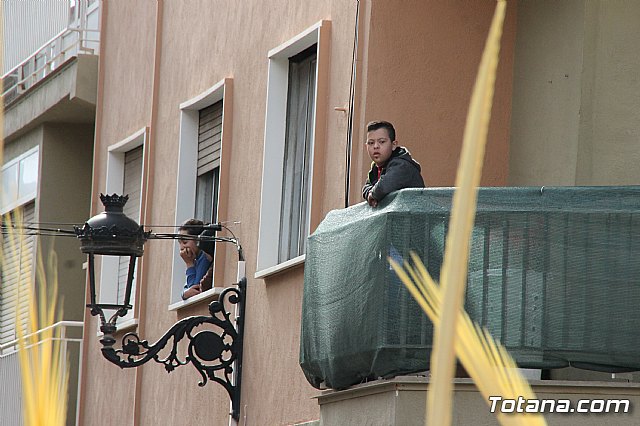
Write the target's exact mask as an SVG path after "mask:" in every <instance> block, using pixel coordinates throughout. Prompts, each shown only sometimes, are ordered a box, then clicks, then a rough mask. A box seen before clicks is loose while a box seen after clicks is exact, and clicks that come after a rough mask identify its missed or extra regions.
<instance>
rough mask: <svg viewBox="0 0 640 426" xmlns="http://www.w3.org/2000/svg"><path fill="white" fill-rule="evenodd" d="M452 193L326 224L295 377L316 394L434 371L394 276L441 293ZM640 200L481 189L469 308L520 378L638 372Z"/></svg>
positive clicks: (315, 244) (417, 320)
mask: <svg viewBox="0 0 640 426" xmlns="http://www.w3.org/2000/svg"><path fill="white" fill-rule="evenodd" d="M452 195H453V190H451V189H423V190H420V189H415V190H403V191H399V192H396V193H394V194H391V195H389V196H388V197H387V198H385V200H383V202H382V203H381V205H380V206H379V207H378V208H371V207H369V206H368V205H366V204H364V203H363V204H359V205H356V206H352V207H350V208H347V209H344V210H336V211H332V212H330V213H329V214H328V215H327V217H326V218H325V220H324V221H323V222H322V223H321V224H320V226H319V227H318V229H317V230H316V232H314V234H313V235H312V236H311V237H310V238H309V241H308V246H307V247H308V248H307V256H306V260H305V285H304V287H305V288H304V301H303V315H302V335H301V353H300V354H301V355H300V357H301V359H300V362H301V365H302V368H303V371H304V372H305V375H306V376H307V378H308V380H309V381H310V382H311V383H312V384H313V385H315V386H320V385H321V383H322V382H324V383H325V384H326V385H327V386H329V387H333V388H343V387H346V386H350V385H353V384H356V383H360V382H361V381H363V380H368V379H375V378H378V377H389V376H394V375H398V374H405V373H412V372H418V371H423V370H428V369H429V357H430V352H431V341H432V337H433V330H432V326H431V324H430V322H429V320H428V319H427V317H426V315H424V313H423V312H422V311H421V310H420V309H419V307H418V306H417V304H416V303H415V301H414V300H413V299H412V297H411V296H410V295H409V293H408V292H407V290H406V289H405V288H404V286H403V285H402V284H401V282H400V281H399V279H398V278H397V277H396V275H395V273H394V272H393V271H392V270H391V269H390V267H389V263H388V260H387V259H388V258H389V257H391V258H393V259H394V260H396V261H399V262H402V261H403V260H405V259H409V253H410V252H412V251H413V252H415V253H417V254H418V256H419V257H420V258H421V259H422V261H423V262H424V263H425V265H426V267H427V269H428V270H429V272H430V274H431V275H432V276H433V277H434V278H435V279H436V280H437V279H438V277H439V272H440V265H441V264H442V260H443V253H444V247H445V239H446V234H447V228H448V220H449V214H450V209H451V199H452ZM638 259H640V187H592V188H580V187H571V188H481V189H480V191H479V193H478V212H477V215H476V221H475V226H474V229H473V234H472V241H471V247H470V259H469V271H468V277H467V292H466V301H465V308H466V310H467V312H468V313H469V315H470V316H471V318H472V319H474V320H475V321H476V322H477V323H479V324H480V325H482V326H484V327H486V328H487V329H488V330H489V331H490V332H491V334H492V335H493V336H494V337H495V338H497V339H498V340H499V341H501V342H502V343H503V344H504V345H505V346H506V347H507V349H508V350H509V351H510V352H511V354H512V355H513V357H514V358H515V360H516V362H517V363H518V364H519V365H520V366H521V367H524V368H550V369H552V368H560V367H566V366H569V365H571V366H575V367H580V368H586V369H591V370H598V371H609V372H621V371H633V370H640V335H639V334H638V333H637V329H638V327H639V326H640V310H639V309H638V306H639V305H640V261H639V260H638Z"/></svg>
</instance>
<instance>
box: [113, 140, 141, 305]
mask: <svg viewBox="0 0 640 426" xmlns="http://www.w3.org/2000/svg"><path fill="white" fill-rule="evenodd" d="M142 154H143V151H142V146H139V147H138V148H134V149H132V150H131V151H128V152H126V153H125V154H124V184H123V193H124V194H126V195H129V201H127V204H125V206H124V214H125V215H127V216H129V217H130V218H131V219H133V220H135V221H136V222H139V221H140V188H141V185H142ZM129 260H130V259H129V258H128V257H120V259H119V261H118V293H117V294H118V298H117V300H116V301H115V302H116V303H122V301H123V300H124V292H125V290H126V286H127V275H128V272H129ZM136 270H137V266H136ZM135 285H136V280H135V275H134V280H133V284H132V286H131V303H132V304H133V301H134V297H135V288H136V287H135ZM130 314H131V315H133V313H132V312H131V311H130Z"/></svg>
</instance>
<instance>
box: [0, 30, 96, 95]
mask: <svg viewBox="0 0 640 426" xmlns="http://www.w3.org/2000/svg"><path fill="white" fill-rule="evenodd" d="M99 34H100V31H98V30H91V29H82V28H67V29H65V30H63V31H61V32H60V33H59V34H58V35H56V36H55V37H54V38H52V39H51V40H49V41H48V42H47V43H46V44H45V45H44V46H42V47H41V48H40V49H38V50H36V51H35V52H34V53H33V54H32V55H31V56H29V57H28V58H26V59H25V60H24V61H22V62H21V63H20V64H19V65H17V66H16V67H15V68H13V69H12V70H10V71H9V72H7V73H6V74H5V75H4V76H3V77H2V82H3V92H2V99H3V102H4V104H5V105H8V104H10V103H11V102H13V101H14V100H15V99H16V98H18V97H19V96H20V95H21V94H23V93H24V92H26V91H27V90H29V88H31V87H32V86H33V85H35V84H36V83H37V82H39V81H40V80H42V79H44V78H45V77H47V76H48V75H49V74H51V73H52V72H53V71H55V70H56V69H57V68H58V67H60V65H62V64H63V63H64V62H65V61H66V60H67V59H69V58H71V57H73V56H77V55H78V54H79V53H83V54H88V55H95V54H97V53H98V52H97V50H98V47H99V42H100V39H99Z"/></svg>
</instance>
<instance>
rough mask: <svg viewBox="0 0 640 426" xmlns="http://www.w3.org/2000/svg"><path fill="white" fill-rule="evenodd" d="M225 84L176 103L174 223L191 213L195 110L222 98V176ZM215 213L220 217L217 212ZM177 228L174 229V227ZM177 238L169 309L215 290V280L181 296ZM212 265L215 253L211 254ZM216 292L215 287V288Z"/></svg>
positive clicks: (182, 270) (182, 272) (195, 153)
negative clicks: (199, 290) (193, 293)
mask: <svg viewBox="0 0 640 426" xmlns="http://www.w3.org/2000/svg"><path fill="white" fill-rule="evenodd" d="M227 84H230V79H223V80H220V81H219V82H217V83H216V84H215V85H213V86H212V87H210V88H209V89H207V90H205V91H204V92H202V93H200V94H199V95H197V96H195V97H194V98H191V99H189V100H187V101H185V102H183V103H181V104H180V136H179V138H180V139H179V142H178V180H177V184H176V216H175V223H176V224H177V225H179V224H181V223H183V222H184V221H185V220H188V219H191V218H192V217H193V216H194V214H195V203H196V181H197V174H198V171H197V167H196V164H197V162H198V125H199V112H200V110H201V109H204V108H206V107H208V106H211V105H213V104H215V103H216V102H219V101H222V102H223V106H222V135H221V139H222V143H221V148H220V150H221V151H220V153H221V155H220V173H219V175H218V176H219V181H218V185H219V184H220V177H221V176H222V167H223V161H222V159H223V157H222V155H223V154H222V153H223V152H224V149H225V136H224V133H225V130H226V129H225V126H224V124H225V117H224V116H225V110H226V108H225V102H226V101H227V94H226V93H225V92H226V90H227ZM218 194H219V195H218V206H217V208H218V213H219V210H220V192H218ZM218 217H220V216H219V215H218ZM176 232H177V230H176ZM179 251H180V250H179V244H178V241H177V240H176V241H174V244H173V266H172V272H171V277H172V279H171V290H170V291H171V293H170V294H169V300H170V304H169V310H176V309H179V308H181V307H183V306H185V305H190V304H193V303H196V302H198V301H200V300H202V299H204V298H207V297H209V296H211V295H213V294H214V293H215V292H216V289H215V287H214V286H215V282H214V283H213V285H212V288H211V289H210V290H207V291H205V292H203V293H201V294H199V295H197V296H194V297H191V298H189V299H187V300H182V289H183V288H184V283H185V279H186V278H185V265H184V261H183V260H182V258H181V257H180V254H179ZM213 262H214V268H215V257H214V260H213ZM218 292H219V291H218Z"/></svg>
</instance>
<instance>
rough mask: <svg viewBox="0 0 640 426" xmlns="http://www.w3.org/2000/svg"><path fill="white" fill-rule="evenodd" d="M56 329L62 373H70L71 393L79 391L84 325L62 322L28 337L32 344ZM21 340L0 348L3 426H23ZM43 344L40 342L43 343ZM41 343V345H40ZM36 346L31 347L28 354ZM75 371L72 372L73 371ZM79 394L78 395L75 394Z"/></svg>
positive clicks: (0, 425)
mask: <svg viewBox="0 0 640 426" xmlns="http://www.w3.org/2000/svg"><path fill="white" fill-rule="evenodd" d="M51 329H53V331H54V333H53V335H54V336H56V331H59V332H58V334H57V336H56V337H54V340H57V341H60V351H61V357H60V360H61V363H62V366H61V367H62V369H61V371H69V377H70V378H71V379H70V381H69V390H70V391H71V390H72V387H75V388H77V386H78V379H77V378H78V377H79V371H78V370H79V365H80V359H81V351H82V344H81V343H82V330H83V323H82V322H80V321H60V322H57V323H55V324H53V325H51V326H49V327H46V328H43V329H42V330H38V331H37V332H35V333H33V334H30V335H27V336H25V337H24V340H25V341H27V342H28V341H29V340H30V339H31V338H32V337H34V336H37V335H41V334H42V333H43V332H45V331H48V330H51ZM18 343H19V340H17V339H16V340H13V341H11V342H7V343H5V344H2V345H0V383H1V384H2V385H1V386H0V413H2V415H1V416H0V426H5V425H6V426H15V425H20V424H22V410H21V404H22V376H21V373H20V362H19V359H18ZM39 343H40V342H39ZM39 343H38V344H39ZM32 347H33V346H27V350H29V349H30V348H32ZM72 369H73V370H75V371H71V370H72ZM73 393H74V394H75V392H73ZM75 407H76V401H72V400H70V401H69V409H70V410H73V411H74V413H69V414H68V417H69V415H71V418H72V419H73V418H74V416H75Z"/></svg>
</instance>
